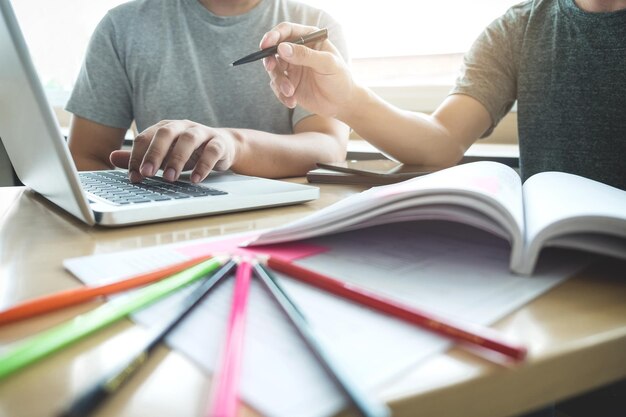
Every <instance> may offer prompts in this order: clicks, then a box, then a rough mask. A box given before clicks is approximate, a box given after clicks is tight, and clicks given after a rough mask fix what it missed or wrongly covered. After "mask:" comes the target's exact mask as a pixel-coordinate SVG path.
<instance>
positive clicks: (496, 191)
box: [250, 161, 524, 251]
mask: <svg viewBox="0 0 626 417" xmlns="http://www.w3.org/2000/svg"><path fill="white" fill-rule="evenodd" d="M434 204H439V205H445V204H449V205H460V206H464V207H468V208H471V209H474V210H476V211H478V212H480V213H482V214H484V215H487V216H488V217H490V218H491V219H492V221H493V222H494V224H496V225H498V226H499V227H500V228H501V229H502V230H503V231H504V232H506V233H505V234H506V235H508V236H510V240H511V241H512V242H513V246H514V248H517V246H520V245H518V243H519V244H521V243H523V242H522V230H523V227H524V226H523V212H522V210H523V205H522V192H521V181H520V179H519V176H518V175H517V173H516V172H515V171H514V170H513V169H511V168H510V167H508V166H506V165H503V164H500V163H496V162H487V161H483V162H474V163H470V164H463V165H458V166H455V167H452V168H448V169H445V170H441V171H437V172H434V173H432V174H429V175H424V176H421V177H418V178H414V179H411V180H408V181H404V182H401V183H397V184H392V185H387V186H380V187H374V188H371V189H369V190H367V191H364V192H362V193H359V194H357V195H354V196H351V197H349V198H347V199H344V200H342V201H340V202H338V203H336V204H333V205H332V206H329V207H327V208H325V209H322V210H320V211H318V212H316V213H314V214H312V215H310V216H307V217H306V218H304V219H300V220H297V221H295V222H292V223H290V224H288V225H285V226H283V227H279V228H276V229H273V230H270V231H269V232H267V233H263V234H261V235H260V236H259V237H258V238H257V239H256V240H254V241H252V242H250V244H252V245H256V244H269V243H278V242H285V241H293V240H298V239H304V238H310V237H314V236H320V235H323V234H329V233H335V232H337V231H341V230H345V229H347V228H351V229H353V228H355V227H358V225H359V224H361V223H366V222H368V221H370V219H372V218H374V217H377V216H380V215H384V214H385V213H387V212H392V211H399V210H404V209H408V210H410V211H412V212H414V213H417V212H418V211H419V209H418V207H420V206H423V205H434ZM455 220H456V221H459V222H463V218H458V219H455ZM520 249H521V246H520ZM517 250H518V249H515V251H517Z"/></svg>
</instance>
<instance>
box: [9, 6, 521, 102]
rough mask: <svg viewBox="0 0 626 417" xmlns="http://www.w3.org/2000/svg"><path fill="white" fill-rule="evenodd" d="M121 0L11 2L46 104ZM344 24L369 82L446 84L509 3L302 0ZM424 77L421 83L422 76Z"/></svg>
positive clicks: (56, 98)
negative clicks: (46, 97) (109, 10)
mask: <svg viewBox="0 0 626 417" xmlns="http://www.w3.org/2000/svg"><path fill="white" fill-rule="evenodd" d="M124 2H125V0H89V1H86V0H54V1H53V2H47V3H45V10H44V3H43V2H42V1H41V0H15V1H13V7H14V8H15V11H16V14H17V16H18V19H19V22H20V25H21V27H22V30H23V31H24V33H25V37H26V41H27V43H28V45H29V47H30V50H31V54H32V56H33V60H34V61H35V65H36V67H37V69H38V71H39V74H40V76H41V78H42V81H43V83H44V86H45V88H46V91H47V92H48V94H49V96H50V98H51V100H52V101H53V103H54V104H57V105H63V104H64V103H65V101H66V100H67V97H68V94H69V92H70V91H71V89H72V86H73V84H74V80H75V78H76V76H77V74H78V71H79V69H80V65H81V63H82V60H83V56H84V53H85V50H86V47H87V43H88V41H89V38H90V36H91V33H92V31H93V30H94V28H95V26H96V25H97V23H98V22H99V21H100V19H101V18H102V16H104V14H105V13H106V11H107V10H108V9H110V8H112V7H115V6H117V5H118V4H121V3H124ZM303 2H305V3H308V4H311V5H312V6H314V7H318V8H321V9H324V10H326V11H327V12H328V13H330V14H331V15H332V16H333V17H334V18H335V19H336V20H338V21H339V22H340V23H341V24H342V26H343V27H344V30H345V34H346V38H347V40H348V44H349V48H350V51H351V56H352V58H353V70H354V72H355V74H356V76H357V78H360V79H361V80H364V81H365V82H367V83H369V84H372V85H374V84H377V85H389V84H393V85H398V84H400V85H401V84H424V83H426V84H429V83H430V84H448V85H450V84H451V83H452V82H453V80H454V74H455V73H456V71H457V70H458V66H459V65H460V62H461V57H462V54H463V52H464V51H466V50H467V49H468V48H469V47H470V45H471V44H472V42H473V41H474V39H475V38H476V37H477V36H478V34H479V33H480V32H481V30H482V29H483V28H484V27H485V26H486V25H488V24H489V23H490V22H491V21H492V20H493V19H495V18H496V17H498V16H499V15H501V14H502V13H504V12H505V11H506V9H507V8H508V7H510V6H511V5H512V4H514V3H516V2H517V1H511V0H474V1H467V0H442V1H432V0H428V1H426V0H385V1H362V0H361V1H357V0H304V1H303ZM424 80H426V81H424Z"/></svg>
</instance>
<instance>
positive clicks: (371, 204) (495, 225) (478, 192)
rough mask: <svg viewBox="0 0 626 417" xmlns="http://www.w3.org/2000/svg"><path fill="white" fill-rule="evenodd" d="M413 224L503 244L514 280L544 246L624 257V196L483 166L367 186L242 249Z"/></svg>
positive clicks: (558, 176)
mask: <svg viewBox="0 0 626 417" xmlns="http://www.w3.org/2000/svg"><path fill="white" fill-rule="evenodd" d="M417 220H446V221H452V222H461V223H466V224H469V225H472V226H474V227H477V228H480V229H484V230H486V231H488V232H491V233H493V234H495V235H498V236H500V237H502V238H504V239H506V240H508V241H509V242H510V245H511V261H510V267H511V270H512V271H514V272H516V273H520V274H531V273H532V271H533V269H534V267H535V264H536V262H537V257H538V255H539V252H540V251H541V249H542V248H544V247H548V246H558V247H568V248H576V249H581V250H585V251H590V252H597V253H602V254H605V255H610V256H616V257H621V258H626V191H622V190H619V189H617V188H614V187H611V186H608V185H605V184H602V183H599V182H596V181H593V180H590V179H587V178H584V177H580V176H577V175H572V174H566V173H562V172H543V173H540V174H536V175H533V176H532V177H531V178H529V179H528V180H527V181H526V182H525V183H524V184H523V185H522V182H521V180H520V177H519V175H518V174H517V172H515V171H514V170H513V169H512V168H510V167H508V166H506V165H504V164H500V163H497V162H487V161H483V162H474V163H469V164H463V165H458V166H455V167H452V168H448V169H445V170H441V171H438V172H435V173H432V174H429V175H426V176H422V177H417V178H413V179H410V180H407V181H404V182H400V183H397V184H392V185H385V186H380V187H374V188H371V189H369V190H366V191H364V192H362V193H359V194H356V195H353V196H351V197H349V198H346V199H344V200H341V201H339V202H338V203H336V204H333V205H331V206H329V207H326V208H325V209H323V210H320V211H318V212H316V213H314V214H312V215H310V216H307V217H305V218H303V219H300V220H297V221H295V222H292V223H289V224H287V225H285V226H281V227H279V228H276V229H272V230H270V231H267V232H265V233H263V234H261V235H259V236H258V237H257V238H256V239H254V240H253V241H251V242H248V243H247V244H248V245H249V246H252V245H264V244H272V243H279V242H288V241H293V240H300V239H306V238H311V237H315V236H321V235H327V234H332V233H338V232H344V231H348V230H353V229H361V228H365V227H369V226H374V225H380V224H387V223H396V222H408V221H417Z"/></svg>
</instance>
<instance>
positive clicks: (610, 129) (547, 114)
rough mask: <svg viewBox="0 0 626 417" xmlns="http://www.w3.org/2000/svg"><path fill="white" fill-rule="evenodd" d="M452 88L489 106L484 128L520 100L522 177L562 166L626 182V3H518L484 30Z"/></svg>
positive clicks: (540, 0)
mask: <svg viewBox="0 0 626 417" xmlns="http://www.w3.org/2000/svg"><path fill="white" fill-rule="evenodd" d="M452 93H453V94H467V95H469V96H472V97H474V98H475V99H477V100H478V101H480V102H481V103H482V104H483V105H484V106H485V107H486V108H487V110H488V111H489V113H490V115H491V118H492V121H493V125H492V128H491V129H489V130H488V131H487V132H486V133H485V136H487V135H489V134H490V133H491V130H492V129H493V127H494V126H495V125H496V124H497V123H498V122H499V121H500V119H501V118H502V117H503V116H504V115H505V114H506V113H507V112H508V111H509V110H510V109H511V107H512V106H513V104H514V103H515V101H516V100H517V111H518V130H519V142H520V168H521V174H522V178H523V179H524V180H525V179H527V178H528V177H530V176H531V175H533V174H535V173H537V172H542V171H564V172H570V173H573V174H578V175H582V176H585V177H588V178H592V179H595V180H598V181H601V182H604V183H606V184H609V185H612V186H615V187H619V188H622V189H626V10H622V11H618V12H612V13H588V12H585V11H583V10H582V9H580V8H578V6H576V4H575V3H574V0H535V1H526V2H523V3H520V4H518V5H516V6H514V7H512V8H511V9H510V10H509V11H508V12H507V13H506V14H505V15H503V16H502V17H501V18H499V19H497V20H495V21H494V22H493V23H492V24H491V25H490V26H489V27H488V28H487V29H486V30H485V31H484V32H483V33H482V35H481V36H480V37H479V38H478V39H477V40H476V42H475V43H474V45H473V46H472V48H471V50H470V51H469V52H468V53H467V54H466V56H465V62H464V65H463V69H462V73H461V75H460V76H459V78H458V80H457V85H456V87H455V88H454V89H453V90H452Z"/></svg>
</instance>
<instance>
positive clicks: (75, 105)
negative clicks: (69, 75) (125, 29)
mask: <svg viewBox="0 0 626 417" xmlns="http://www.w3.org/2000/svg"><path fill="white" fill-rule="evenodd" d="M121 56H122V52H121V51H120V49H119V45H118V42H117V39H116V31H115V25H114V22H113V20H112V19H111V17H110V15H109V14H107V15H106V16H105V17H104V18H103V19H102V21H100V23H99V24H98V26H97V27H96V30H95V31H94V33H93V35H92V37H91V40H90V42H89V46H88V48H87V53H86V56H85V60H84V62H83V65H82V67H81V69H80V72H79V74H78V78H77V80H76V84H75V85H74V89H73V90H72V94H71V95H70V99H69V101H68V103H67V105H66V107H65V108H66V110H67V111H69V112H70V113H73V114H75V115H77V116H80V117H82V118H85V119H88V120H91V121H94V122H96V123H100V124H103V125H106V126H111V127H118V128H124V129H127V128H128V127H129V126H130V124H131V122H132V120H133V109H132V99H131V88H130V82H129V80H128V76H127V75H126V70H125V68H124V65H123V62H122V60H121V59H120V57H121Z"/></svg>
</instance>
